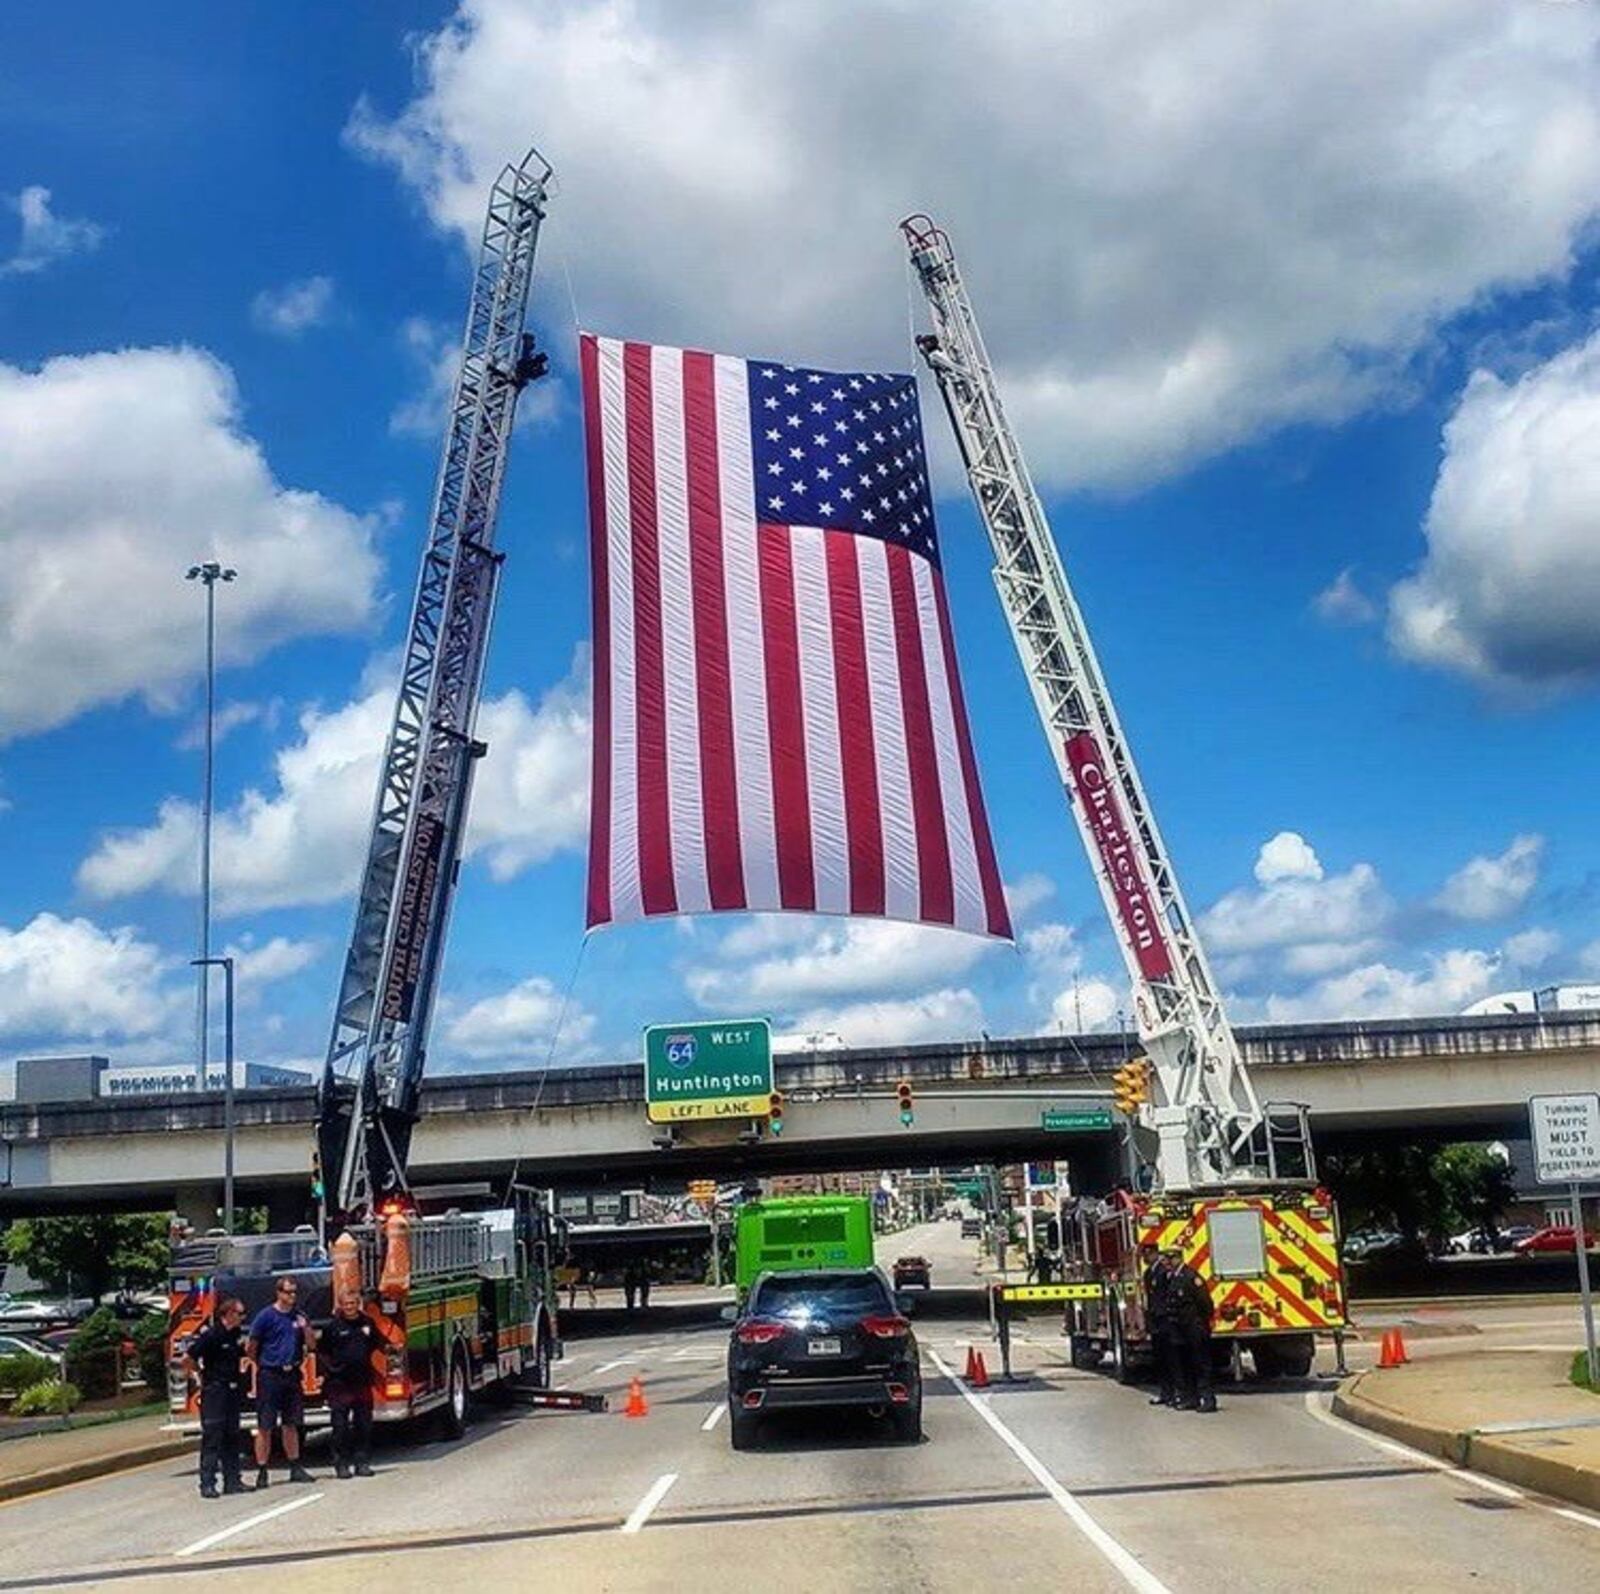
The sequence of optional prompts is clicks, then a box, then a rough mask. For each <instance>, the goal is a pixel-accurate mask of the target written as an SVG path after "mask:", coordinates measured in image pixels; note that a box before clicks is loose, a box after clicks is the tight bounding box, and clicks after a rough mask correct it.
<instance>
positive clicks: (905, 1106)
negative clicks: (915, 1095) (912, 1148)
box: [894, 1079, 916, 1129]
mask: <svg viewBox="0 0 1600 1594" xmlns="http://www.w3.org/2000/svg"><path fill="white" fill-rule="evenodd" d="M894 1093H895V1096H896V1097H897V1098H898V1099H899V1102H900V1122H901V1123H902V1124H904V1125H905V1127H906V1128H907V1129H909V1128H910V1127H911V1121H912V1119H913V1118H915V1117H916V1112H915V1111H914V1110H913V1108H912V1105H911V1081H910V1080H909V1079H902V1080H901V1081H900V1083H899V1084H898V1085H896V1086H895V1087H894Z"/></svg>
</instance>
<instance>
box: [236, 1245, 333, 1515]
mask: <svg viewBox="0 0 1600 1594" xmlns="http://www.w3.org/2000/svg"><path fill="white" fill-rule="evenodd" d="M299 1295H300V1285H299V1282H298V1281H297V1280H296V1279H295V1277H294V1276H293V1274H289V1273H286V1274H284V1276H283V1277H282V1278H280V1279H278V1280H276V1281H275V1282H274V1284H273V1295H272V1304H271V1305H270V1306H263V1307H262V1308H261V1310H260V1311H259V1312H257V1313H256V1315H255V1319H254V1321H252V1323H251V1324H250V1337H249V1339H247V1340H246V1341H245V1355H247V1356H248V1357H249V1358H250V1359H251V1360H252V1361H253V1362H254V1363H255V1364H256V1439H255V1445H256V1488H258V1489H265V1488H266V1486H267V1484H268V1482H269V1475H268V1472H267V1464H268V1462H270V1461H271V1459H272V1435H273V1433H274V1432H276V1431H278V1430H279V1429H281V1430H282V1433H283V1453H284V1455H285V1456H286V1457H287V1458H288V1462H289V1481H290V1482H291V1483H315V1482H316V1479H315V1478H313V1477H312V1475H311V1474H310V1473H309V1472H307V1471H306V1469H305V1468H304V1467H303V1466H301V1464H300V1424H301V1422H302V1421H303V1420H304V1417H305V1404H304V1398H303V1396H302V1393H301V1389H300V1364H301V1362H302V1361H304V1360H305V1357H306V1354H307V1352H309V1351H313V1350H315V1349H316V1345H317V1331H316V1329H314V1328H313V1327H312V1326H311V1325H310V1323H308V1322H307V1321H306V1317H305V1313H303V1312H301V1311H300V1310H299V1309H298V1308H297V1306H296V1304H295V1303H296V1302H297V1301H298V1299H299Z"/></svg>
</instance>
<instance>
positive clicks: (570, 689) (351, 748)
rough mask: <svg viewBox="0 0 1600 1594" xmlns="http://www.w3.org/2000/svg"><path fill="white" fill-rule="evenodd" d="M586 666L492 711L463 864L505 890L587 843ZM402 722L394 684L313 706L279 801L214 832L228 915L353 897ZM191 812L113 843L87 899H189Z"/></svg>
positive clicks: (252, 802)
mask: <svg viewBox="0 0 1600 1594" xmlns="http://www.w3.org/2000/svg"><path fill="white" fill-rule="evenodd" d="M586 675H587V662H586V657H585V656H584V655H581V654H580V656H579V658H578V659H577V660H576V661H575V662H574V665H573V670H572V673H571V674H570V675H569V676H568V677H567V678H566V679H565V680H563V681H561V682H559V683H558V684H557V685H556V686H554V687H552V688H551V689H550V690H549V691H548V692H547V693H546V694H545V696H544V698H543V699H542V700H541V701H540V703H539V706H538V707H537V708H536V709H535V708H531V707H530V706H529V704H528V702H527V699H526V698H524V697H523V695H522V694H521V693H520V692H515V691H513V692H508V693H506V694H505V696H503V697H500V698H494V699H491V700H489V701H487V702H485V703H484V704H483V706H482V708H481V710H480V712H479V717H478V734H479V736H480V737H481V738H482V739H483V740H484V741H486V742H487V743H488V744H489V756H488V757H487V758H485V759H484V760H483V762H482V763H481V764H480V765H479V767H478V770H477V772H476V775H475V777H474V785H473V806H472V815H471V818H470V820H469V823H468V832H467V849H466V850H467V853H468V855H469V856H471V855H472V854H474V853H477V852H481V853H483V854H484V855H485V856H486V858H487V861H488V864H489V868H490V870H491V872H492V873H493V874H494V876H495V877H496V878H497V879H507V878H509V877H510V876H511V875H513V874H516V873H517V872H518V871H519V870H521V869H524V868H526V867H527V866H528V865H530V864H532V863H537V862H539V861H540V860H542V859H544V858H546V857H549V856H550V855H551V854H552V853H554V852H557V851H560V850H562V849H563V848H568V847H575V846H577V845H579V844H580V843H581V842H582V840H583V838H584V834H585V830H586V826H587V822H588V766H587V758H588V742H589V719H588V706H587V689H586V687H585V684H584V682H585V679H586ZM393 712H394V690H393V686H392V685H391V684H390V683H389V682H388V681H384V682H383V683H382V684H379V685H376V686H373V687H371V688H370V689H369V690H367V691H366V692H365V693H364V694H363V695H362V696H361V697H359V698H356V699H355V700H354V701H352V702H349V703H346V704H344V705H343V706H342V707H340V708H337V709H333V710H323V709H320V708H308V709H307V710H305V712H304V713H303V714H302V715H301V716H300V736H299V739H298V740H297V741H295V742H293V743H291V744H290V745H289V746H287V747H284V748H281V749H280V750H279V752H278V754H277V756H276V758H275V759H274V783H273V785H272V787H271V788H270V789H267V790H256V789H252V790H249V791H247V792H245V794H244V796H243V797H242V798H240V800H239V801H238V803H236V804H235V805H234V806H233V807H232V808H229V809H224V810H223V811H222V812H220V813H219V814H218V815H217V816H216V819H215V822H214V825H213V830H212V886H213V890H214V891H215V892H216V901H217V907H218V910H219V911H220V912H223V913H240V912H245V911H247V910H251V909H258V908H281V907H291V906H299V905H304V904H310V903H318V902H333V901H337V900H339V899H340V898H344V897H348V896H349V895H350V894H351V893H352V892H353V891H354V889H355V886H356V882H357V877H358V875H359V873H360V869H361V865H362V863H363V861H364V860H365V856H366V839H367V833H368V827H369V826H370V824H371V820H372V801H373V794H374V792H375V790H376V789H377V779H378V761H379V757H380V754H381V752H382V749H383V744H384V739H385V737H386V736H387V735H388V733H389V725H390V721H391V718H392V716H393ZM197 827H198V815H197V812H196V808H195V805H194V804H193V803H190V802H188V801H185V800H183V799H180V798H176V797H171V798H168V799H167V800H166V801H165V802H163V803H162V804H161V808H160V811H159V813H158V815H157V818H156V821H155V823H154V824H152V825H149V826H146V827H144V828H142V829H137V830H131V831H121V832H112V833H111V834H109V835H107V836H105V837H103V838H102V839H101V841H100V842H99V844H98V845H97V846H96V848H95V850H94V851H93V852H92V853H91V854H90V855H89V856H88V857H87V858H86V859H85V860H84V861H83V863H82V864H81V865H80V867H79V870H78V883H79V885H80V886H81V887H82V888H83V889H84V890H85V891H87V892H88V893H89V894H90V895H91V896H94V897H98V898H112V897H123V896H129V895H132V894H134V893H136V892H140V891H148V890H152V889H159V890H164V891H171V892H176V893H179V894H181V895H192V894H193V893H194V892H195V890H196V889H197V886H196V882H195V868H194V861H193V860H194V858H195V856H196V853H195V848H196V846H197V840H196V837H197Z"/></svg>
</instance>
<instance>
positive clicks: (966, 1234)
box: [961, 1218, 983, 1240]
mask: <svg viewBox="0 0 1600 1594" xmlns="http://www.w3.org/2000/svg"><path fill="white" fill-rule="evenodd" d="M961 1238H962V1239H963V1240H981V1239H982V1238H983V1219H982V1218H963V1219H962V1220H961Z"/></svg>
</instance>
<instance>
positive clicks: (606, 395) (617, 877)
mask: <svg viewBox="0 0 1600 1594" xmlns="http://www.w3.org/2000/svg"><path fill="white" fill-rule="evenodd" d="M599 356H600V358H599V381H600V438H601V452H602V454H603V455H604V459H605V483H606V495H605V496H606V534H607V535H606V551H607V556H608V557H607V568H608V570H609V573H610V581H611V813H610V831H611V917H612V918H613V919H618V920H626V919H637V918H640V917H641V916H642V915H643V913H644V901H643V897H642V895H641V891H640V880H639V750H638V704H637V700H636V698H635V694H634V680H635V671H634V660H633V531H632V524H631V516H630V515H629V512H628V419H627V406H626V404H625V403H624V400H623V393H622V345H621V344H620V343H618V342H616V341H614V340H613V339H610V338H602V339H601V340H600V345H599Z"/></svg>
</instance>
